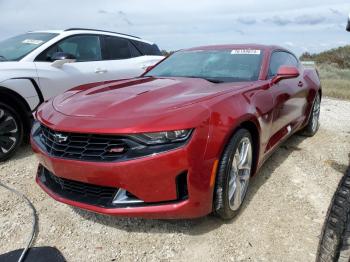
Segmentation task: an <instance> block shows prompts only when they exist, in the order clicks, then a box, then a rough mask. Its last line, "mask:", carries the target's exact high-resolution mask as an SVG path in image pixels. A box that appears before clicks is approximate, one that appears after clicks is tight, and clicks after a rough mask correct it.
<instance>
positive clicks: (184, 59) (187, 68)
mask: <svg viewBox="0 0 350 262" xmlns="http://www.w3.org/2000/svg"><path fill="white" fill-rule="evenodd" d="M262 56H263V51H262V50H252V49H234V50H199V51H198V50H196V51H179V52H177V53H174V54H173V55H171V56H170V57H169V58H167V59H165V60H164V61H163V62H161V63H160V64H159V65H157V66H156V67H155V68H153V69H152V70H151V71H149V72H148V73H147V74H146V75H145V76H154V77H191V78H203V79H206V80H208V81H211V82H214V83H221V82H241V81H256V80H258V78H259V74H260V68H261V61H262Z"/></svg>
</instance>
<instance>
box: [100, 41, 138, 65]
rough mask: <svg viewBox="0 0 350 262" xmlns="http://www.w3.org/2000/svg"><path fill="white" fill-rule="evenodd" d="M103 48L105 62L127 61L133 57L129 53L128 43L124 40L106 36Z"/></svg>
mask: <svg viewBox="0 0 350 262" xmlns="http://www.w3.org/2000/svg"><path fill="white" fill-rule="evenodd" d="M105 46H106V59H107V60H118V59H127V58H130V57H132V56H134V55H132V52H131V51H132V50H131V48H130V43H129V41H128V40H126V39H123V38H120V37H114V36H106V37H105Z"/></svg>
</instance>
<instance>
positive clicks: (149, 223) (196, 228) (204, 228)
mask: <svg viewBox="0 0 350 262" xmlns="http://www.w3.org/2000/svg"><path fill="white" fill-rule="evenodd" d="M304 139H305V137H302V136H297V135H294V136H292V137H290V138H289V139H288V140H287V141H285V142H284V143H283V144H282V145H281V146H280V147H279V148H278V149H277V150H276V151H275V152H274V153H273V154H272V156H271V157H270V158H269V159H268V160H267V161H266V163H265V164H264V165H263V166H262V168H261V169H260V171H259V172H258V174H257V175H256V176H255V177H253V178H252V180H251V186H250V188H249V190H248V192H247V196H246V199H245V202H244V203H243V205H242V207H241V211H240V213H239V215H238V216H236V217H235V218H234V219H233V220H230V221H223V220H221V219H219V218H217V217H215V216H214V215H212V214H210V215H208V216H206V217H202V218H197V219H184V220H157V219H142V218H124V217H113V216H107V215H101V214H96V213H92V212H89V211H85V210H82V209H78V208H75V207H72V208H73V210H74V212H75V213H77V214H78V215H80V216H81V217H83V218H84V219H87V220H90V221H92V222H94V223H99V224H102V225H104V226H107V227H113V228H116V229H119V230H124V231H127V232H142V233H150V232H152V233H183V234H186V235H202V234H205V233H207V232H210V231H212V230H215V229H217V228H219V227H221V226H222V225H223V224H231V223H234V222H235V220H236V219H237V218H238V217H239V216H240V214H242V213H243V212H244V210H245V209H246V208H247V207H248V206H249V203H250V202H251V201H252V200H253V198H254V195H255V194H256V192H258V191H259V189H260V187H261V186H262V185H263V184H264V183H265V182H266V181H267V180H268V179H269V178H270V177H271V174H272V173H273V172H274V171H275V169H276V168H278V167H279V166H280V165H281V164H282V163H283V162H284V161H285V160H286V159H287V158H288V156H289V155H290V154H291V153H292V152H294V151H295V150H302V149H300V148H299V147H298V145H299V144H300V143H301V142H302V141H303V140H304Z"/></svg>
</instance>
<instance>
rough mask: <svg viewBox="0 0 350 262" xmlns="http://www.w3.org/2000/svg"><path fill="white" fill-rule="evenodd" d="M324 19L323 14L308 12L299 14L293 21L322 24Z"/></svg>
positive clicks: (300, 23)
mask: <svg viewBox="0 0 350 262" xmlns="http://www.w3.org/2000/svg"><path fill="white" fill-rule="evenodd" d="M325 21H326V18H325V17H323V16H319V15H309V14H304V15H300V16H297V17H296V18H295V19H294V23H296V24H299V25H317V24H322V23H323V22H325Z"/></svg>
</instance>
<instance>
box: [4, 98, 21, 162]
mask: <svg viewBox="0 0 350 262" xmlns="http://www.w3.org/2000/svg"><path fill="white" fill-rule="evenodd" d="M23 133H24V131H23V123H22V121H21V118H20V116H19V115H18V113H17V112H16V111H15V110H14V109H13V108H11V107H10V106H8V105H7V104H4V103H1V102H0V162H2V161H5V160H7V159H9V158H10V157H11V156H12V155H13V154H14V153H15V152H16V150H17V149H18V148H19V146H20V145H21V144H22V141H23Z"/></svg>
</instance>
